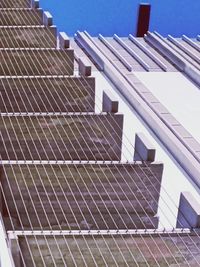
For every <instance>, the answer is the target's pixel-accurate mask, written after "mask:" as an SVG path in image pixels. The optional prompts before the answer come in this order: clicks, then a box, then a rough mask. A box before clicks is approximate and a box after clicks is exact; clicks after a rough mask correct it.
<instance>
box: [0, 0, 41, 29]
mask: <svg viewBox="0 0 200 267" xmlns="http://www.w3.org/2000/svg"><path fill="white" fill-rule="evenodd" d="M12 2H13V3H15V1H12ZM0 5H1V4H0ZM42 24H43V12H42V9H0V26H27V25H32V26H33V25H42Z"/></svg>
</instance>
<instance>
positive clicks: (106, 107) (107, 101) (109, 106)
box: [102, 92, 119, 113]
mask: <svg viewBox="0 0 200 267" xmlns="http://www.w3.org/2000/svg"><path fill="white" fill-rule="evenodd" d="M118 106H119V102H118V101H116V100H112V99H111V98H110V97H109V96H108V95H107V93H105V92H103V108H102V110H103V112H110V113H117V112H118Z"/></svg>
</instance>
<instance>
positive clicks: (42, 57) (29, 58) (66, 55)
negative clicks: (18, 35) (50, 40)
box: [0, 49, 74, 76]
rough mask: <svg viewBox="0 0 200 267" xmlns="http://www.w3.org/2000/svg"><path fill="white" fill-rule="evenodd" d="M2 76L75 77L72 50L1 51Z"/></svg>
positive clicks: (0, 70) (0, 66)
mask: <svg viewBox="0 0 200 267" xmlns="http://www.w3.org/2000/svg"><path fill="white" fill-rule="evenodd" d="M0 62H1V65H0V75H1V76H4V75H10V76H12V75H19V76H23V75H28V76H31V75H73V69H74V51H73V50H72V49H67V50H57V49H23V50H22V49H0Z"/></svg>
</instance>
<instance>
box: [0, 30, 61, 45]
mask: <svg viewBox="0 0 200 267" xmlns="http://www.w3.org/2000/svg"><path fill="white" fill-rule="evenodd" d="M56 44H57V40H56V27H43V26H41V27H35V28H33V27H17V28H16V27H13V28H11V27H0V48H19V47H22V48H23V47H25V48H29V47H30V48H39V47H42V48H44V47H46V48H56Z"/></svg>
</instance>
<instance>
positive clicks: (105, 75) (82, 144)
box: [0, 0, 200, 267]
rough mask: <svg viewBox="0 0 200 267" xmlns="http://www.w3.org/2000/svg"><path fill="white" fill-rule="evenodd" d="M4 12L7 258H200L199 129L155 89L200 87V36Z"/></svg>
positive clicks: (167, 261)
mask: <svg viewBox="0 0 200 267" xmlns="http://www.w3.org/2000/svg"><path fill="white" fill-rule="evenodd" d="M0 11H1V12H0V36H1V38H0V58H1V66H0V91H1V95H0V133H1V136H0V158H1V161H0V164H1V165H0V266H2V267H4V266H6V267H10V266H16V267H25V266H27V267H29V266H34V267H37V266H59V267H61V266H70V267H71V266H91V267H92V266H139V267H140V266H150V267H155V266H166V267H167V266H194V267H196V266H200V257H199V250H200V248H199V242H200V241H199V240H200V239H199V235H200V230H199V228H200V154H199V153H200V144H199V140H198V138H196V136H198V134H196V133H195V131H194V132H193V129H195V128H193V127H191V128H190V123H188V121H187V120H183V121H179V117H178V113H176V110H173V109H172V110H171V108H172V107H171V106H170V105H169V102H170V101H171V99H170V95H169V96H168V97H169V101H165V100H163V99H162V97H161V96H160V95H163V94H165V92H163V94H159V93H160V92H159V91H156V90H155V86H153V85H152V78H153V77H154V75H156V77H162V79H163V80H162V81H163V82H164V83H165V82H166V84H167V82H168V79H169V80H170V79H172V77H175V78H176V79H177V80H178V79H180V81H181V82H182V83H183V88H184V89H183V91H184V93H185V90H186V91H187V89H185V86H187V85H188V84H189V88H190V87H191V92H193V91H195V90H198V89H199V82H200V76H199V53H200V49H199V47H200V46H199V43H198V41H197V40H191V39H189V38H188V37H186V36H183V38H182V39H181V40H180V39H174V38H173V37H171V36H169V37H168V38H167V39H166V38H163V37H162V36H160V35H159V34H158V33H148V34H147V35H146V36H145V37H144V38H135V37H133V36H132V35H130V36H129V37H127V38H120V37H118V36H117V35H114V37H113V38H111V37H109V38H107V37H106V38H105V37H103V36H102V35H99V37H96V38H94V37H91V36H90V35H89V34H88V33H87V32H77V33H76V35H75V37H74V38H69V37H68V36H67V35H66V33H64V32H61V33H58V35H57V29H56V26H54V25H53V18H52V16H51V14H50V13H49V12H44V11H43V10H42V9H40V8H39V3H38V1H36V0H35V1H34V0H33V1H31V2H29V1H26V0H18V1H15V2H12V1H10V0H6V1H4V2H2V3H1V4H0ZM197 39H198V37H197ZM157 82H158V83H159V82H160V81H159V79H158V81H157ZM185 84H186V85H185ZM154 85H156V86H157V85H158V84H157V83H155V84H154ZM153 90H155V91H153ZM169 90H170V89H169ZM195 92H196V91H195ZM191 94H192V93H191ZM198 95H199V94H198V93H197V97H199V96H198ZM189 101H190V99H188V102H189ZM180 105H183V106H184V105H185V102H184V101H183V100H180ZM197 113H198V111H197ZM188 129H189V130H188ZM175 180H176V181H175Z"/></svg>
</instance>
